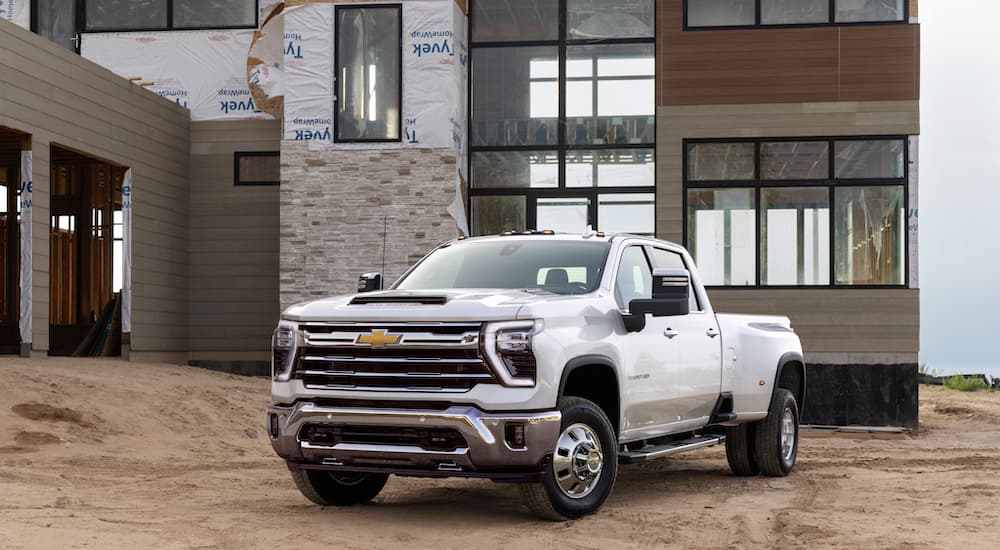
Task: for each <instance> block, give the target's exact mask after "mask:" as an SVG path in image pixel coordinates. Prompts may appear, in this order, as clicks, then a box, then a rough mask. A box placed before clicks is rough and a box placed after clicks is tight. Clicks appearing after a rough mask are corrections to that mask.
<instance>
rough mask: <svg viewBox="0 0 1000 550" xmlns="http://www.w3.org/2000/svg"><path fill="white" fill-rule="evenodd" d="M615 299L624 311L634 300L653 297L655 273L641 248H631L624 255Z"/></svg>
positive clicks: (619, 268) (620, 264)
mask: <svg viewBox="0 0 1000 550" xmlns="http://www.w3.org/2000/svg"><path fill="white" fill-rule="evenodd" d="M615 297H616V298H617V299H618V304H619V305H620V306H621V307H622V308H623V309H628V306H629V303H631V302H632V300H638V299H643V298H645V299H649V298H652V297H653V273H652V270H651V269H650V268H649V260H647V259H646V253H645V252H643V250H642V247H641V246H630V247H628V248H626V249H625V252H623V253H622V259H621V262H620V263H619V264H618V275H617V277H615Z"/></svg>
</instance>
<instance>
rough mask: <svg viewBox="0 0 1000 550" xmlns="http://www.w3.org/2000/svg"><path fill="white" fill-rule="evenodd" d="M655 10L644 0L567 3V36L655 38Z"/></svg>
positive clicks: (588, 38)
mask: <svg viewBox="0 0 1000 550" xmlns="http://www.w3.org/2000/svg"><path fill="white" fill-rule="evenodd" d="M484 3H489V2H484ZM654 11H655V10H654V7H653V2H648V1H644V0H639V1H627V2H606V1H604V0H567V12H568V13H567V17H566V27H567V34H568V36H569V38H571V39H584V40H593V39H600V38H653V37H654V36H655V32H654V23H655V21H656V19H655V17H656V14H655V13H654Z"/></svg>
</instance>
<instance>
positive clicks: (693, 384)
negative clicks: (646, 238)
mask: <svg viewBox="0 0 1000 550" xmlns="http://www.w3.org/2000/svg"><path fill="white" fill-rule="evenodd" d="M647 252H648V254H649V257H650V259H651V260H652V262H653V268H654V269H687V270H688V272H691V273H693V272H694V271H693V268H694V266H692V265H687V264H686V263H685V261H684V257H683V256H682V255H681V254H679V253H678V252H675V251H672V250H668V249H665V248H660V247H655V246H649V247H647ZM690 284H691V285H692V286H691V288H689V289H688V291H689V294H690V296H691V302H690V311H691V312H690V313H688V314H687V315H680V316H677V317H667V318H666V319H669V323H670V325H671V328H672V329H673V330H674V332H676V333H677V336H675V337H674V338H673V343H674V344H675V345H676V347H677V350H678V352H679V354H680V366H679V368H678V369H677V379H676V387H675V391H676V397H675V398H674V400H675V406H676V408H675V409H674V410H675V411H676V414H677V415H678V416H680V417H681V420H682V421H683V422H685V423H687V422H691V423H692V424H694V425H695V426H693V427H697V425H699V424H701V423H703V422H704V420H706V418H707V417H708V416H711V414H712V409H713V408H714V407H715V403H716V401H718V399H719V392H720V391H721V390H722V342H721V341H722V336H721V335H720V333H719V323H718V321H717V320H716V318H715V315H714V314H713V313H712V312H711V311H709V308H707V307H706V304H702V303H700V300H699V299H698V296H697V293H696V292H695V289H694V282H693V280H692V283H690Z"/></svg>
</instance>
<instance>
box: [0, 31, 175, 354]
mask: <svg viewBox="0 0 1000 550" xmlns="http://www.w3.org/2000/svg"><path fill="white" fill-rule="evenodd" d="M190 125H191V122H190V115H189V112H188V111H187V110H186V109H183V108H181V107H179V106H177V105H175V104H174V103H173V102H171V101H168V100H165V99H163V98H161V97H159V96H157V95H156V94H153V93H151V92H149V91H147V90H144V89H142V88H140V87H138V86H135V85H133V84H131V83H129V82H128V81H126V80H125V79H122V78H121V77H119V76H117V75H115V74H114V73H112V72H111V71H108V70H107V69H104V68H102V67H100V66H98V65H96V64H94V63H91V62H90V61H87V60H86V59H83V58H81V57H80V56H78V55H76V54H74V53H72V52H69V51H67V50H64V49H62V48H60V47H58V46H56V45H55V44H52V43H51V42H49V41H48V40H45V39H43V38H40V37H38V36H36V35H34V34H33V33H30V32H28V31H26V30H24V29H21V28H19V27H16V26H14V25H9V24H6V23H0V126H7V127H10V128H14V129H15V130H19V131H22V132H26V133H28V134H31V136H32V151H33V158H34V170H33V172H34V173H33V174H32V179H33V182H34V184H33V186H34V196H33V200H34V225H33V246H34V258H33V261H34V265H33V285H34V286H33V302H34V308H33V314H34V315H33V320H32V332H33V348H34V349H35V350H38V351H44V350H47V349H48V332H49V327H48V323H49V320H48V303H49V289H48V286H49V274H48V269H49V250H48V249H49V235H48V230H49V228H48V225H49V220H48V218H49V205H50V201H49V196H48V194H49V190H50V187H49V168H50V166H49V150H50V147H51V146H53V145H58V146H62V147H66V148H69V149H72V150H75V151H78V152H80V153H83V154H86V155H90V156H93V157H96V158H99V159H102V160H105V161H108V162H111V163H113V164H116V165H119V166H126V167H130V168H132V172H133V188H134V194H133V208H134V210H133V223H134V226H133V229H134V231H133V245H134V246H133V256H132V264H133V272H132V279H133V283H132V291H133V292H132V294H133V302H132V312H133V315H132V319H133V325H132V336H131V347H132V349H133V350H135V351H138V352H180V351H186V350H187V337H188V334H187V322H188V307H187V303H188V286H189V284H188V256H187V249H188V233H187V231H188V189H189V187H188V183H189V171H190V141H189V135H190Z"/></svg>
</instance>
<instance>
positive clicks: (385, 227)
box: [382, 216, 389, 277]
mask: <svg viewBox="0 0 1000 550" xmlns="http://www.w3.org/2000/svg"><path fill="white" fill-rule="evenodd" d="M388 236H389V216H384V217H383V218H382V276H383V277H385V243H386V240H387V238H388Z"/></svg>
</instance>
